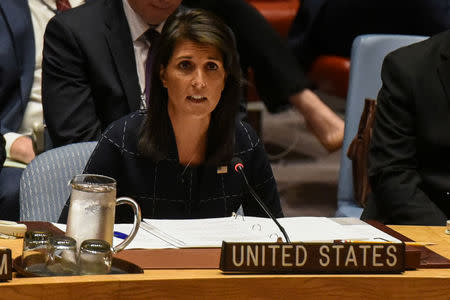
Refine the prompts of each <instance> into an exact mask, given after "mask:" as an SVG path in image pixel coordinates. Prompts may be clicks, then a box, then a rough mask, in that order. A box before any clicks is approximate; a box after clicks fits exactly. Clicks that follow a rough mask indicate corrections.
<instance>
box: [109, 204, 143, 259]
mask: <svg viewBox="0 0 450 300" xmlns="http://www.w3.org/2000/svg"><path fill="white" fill-rule="evenodd" d="M122 204H128V205H129V206H131V207H132V208H133V212H134V221H133V229H132V230H131V232H130V234H129V235H128V237H127V238H126V239H125V240H123V241H122V242H121V243H120V244H118V245H117V246H115V247H113V248H112V250H113V252H114V253H117V252H119V251H122V250H123V249H124V248H125V247H126V246H128V244H129V243H131V241H132V240H133V239H134V237H135V236H136V234H137V232H138V230H139V226H140V225H141V208H140V207H139V205H138V204H137V203H136V201H134V200H133V199H131V198H129V197H120V198H117V200H116V206H117V205H122Z"/></svg>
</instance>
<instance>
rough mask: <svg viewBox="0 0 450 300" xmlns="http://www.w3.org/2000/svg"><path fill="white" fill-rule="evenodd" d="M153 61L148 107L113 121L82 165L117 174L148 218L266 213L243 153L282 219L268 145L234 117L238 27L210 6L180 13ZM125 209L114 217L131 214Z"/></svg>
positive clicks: (122, 192)
mask: <svg viewBox="0 0 450 300" xmlns="http://www.w3.org/2000/svg"><path fill="white" fill-rule="evenodd" d="M152 66H153V68H152V77H151V87H152V88H151V93H150V98H149V103H148V112H145V111H138V112H135V113H132V114H130V115H128V116H126V117H124V118H122V119H120V120H118V121H116V122H114V123H112V124H111V125H110V126H109V128H108V129H107V130H106V131H105V132H104V134H103V136H102V138H101V139H100V141H99V143H98V145H97V147H96V149H95V150H94V152H93V153H92V156H91V158H90V160H89V162H88V163H87V165H86V168H85V171H84V172H85V173H90V174H102V175H106V176H110V177H113V178H115V179H116V180H117V194H118V196H128V197H132V198H133V199H135V200H136V201H137V202H138V203H139V205H140V206H141V210H142V216H143V217H144V218H160V219H161V218H166V219H173V218H177V219H178V218H207V217H208V218H210V217H225V216H230V215H231V214H232V212H235V211H236V210H237V209H238V208H239V206H240V205H242V207H243V209H244V213H245V214H246V215H252V216H266V215H265V213H264V211H263V210H262V209H261V208H260V207H259V205H258V204H257V202H256V201H255V200H254V199H253V198H252V197H251V196H250V194H249V193H248V192H247V189H246V187H245V184H244V181H243V179H242V177H241V175H240V174H237V173H236V172H235V171H234V170H233V168H231V167H230V166H229V162H230V160H231V159H232V158H233V157H236V156H237V157H239V158H240V159H242V161H243V162H244V165H245V172H246V175H247V178H248V181H249V183H250V185H251V186H252V187H253V189H254V190H255V191H256V192H257V193H258V194H259V196H260V197H261V198H262V200H263V201H264V202H265V204H266V205H267V206H268V207H269V209H270V210H271V211H272V213H273V214H274V215H275V216H277V217H282V216H283V213H282V210H281V205H280V200H279V196H278V191H277V187H276V183H275V179H274V177H273V174H272V169H271V167H270V164H269V161H268V159H267V156H266V153H265V151H264V147H263V144H262V142H261V140H260V139H259V138H258V137H257V135H256V134H255V133H254V131H253V130H252V129H251V127H250V126H249V125H248V124H246V123H244V122H238V121H236V114H237V111H238V105H239V99H240V98H239V93H240V90H241V88H240V85H241V73H240V67H239V61H238V54H237V50H236V45H235V40H234V35H233V33H232V31H231V30H230V29H229V28H228V27H227V26H226V25H225V24H224V23H223V22H221V21H220V20H219V19H218V18H217V17H215V16H214V15H212V14H210V13H207V12H205V11H202V10H189V11H185V12H179V13H178V14H175V15H173V16H172V17H170V18H169V19H168V20H167V21H166V23H165V26H164V28H163V30H162V33H161V40H160V44H159V48H158V50H157V52H156V55H155V57H154V60H153V63H152ZM121 209H122V207H120V206H119V207H118V208H117V212H116V221H117V222H128V221H131V219H129V215H130V214H129V213H128V212H127V211H125V212H124V211H123V210H121ZM62 220H64V216H63V218H62Z"/></svg>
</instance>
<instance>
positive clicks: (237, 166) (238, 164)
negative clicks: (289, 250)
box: [231, 156, 291, 243]
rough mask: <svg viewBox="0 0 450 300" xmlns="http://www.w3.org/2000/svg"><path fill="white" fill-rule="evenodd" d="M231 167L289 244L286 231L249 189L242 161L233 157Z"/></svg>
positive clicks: (250, 188)
mask: <svg viewBox="0 0 450 300" xmlns="http://www.w3.org/2000/svg"><path fill="white" fill-rule="evenodd" d="M231 166H232V167H233V169H234V170H235V171H236V173H239V174H241V175H242V177H243V178H244V182H245V185H246V186H247V189H248V191H249V192H250V194H251V195H252V196H253V198H254V199H255V200H256V202H258V204H259V206H261V207H262V209H263V210H264V212H265V213H266V214H267V215H268V216H269V217H270V218H271V219H272V220H273V221H274V222H275V224H276V225H277V226H278V229H280V231H281V233H283V235H284V239H285V240H286V242H287V243H290V242H291V240H290V239H289V237H288V235H287V233H286V230H284V228H283V226H281V224H280V223H278V221H277V219H276V218H275V216H274V215H273V214H272V212H271V211H270V210H269V208H268V207H267V205H266V204H265V203H264V202H263V201H262V200H261V198H259V196H258V194H257V193H256V192H255V190H254V189H253V188H252V187H251V185H250V184H249V183H248V180H247V177H246V176H245V173H244V162H243V161H242V159H240V158H239V157H237V156H235V157H233V158H232V159H231Z"/></svg>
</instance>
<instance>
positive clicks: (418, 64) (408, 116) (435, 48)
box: [364, 31, 450, 225]
mask: <svg viewBox="0 0 450 300" xmlns="http://www.w3.org/2000/svg"><path fill="white" fill-rule="evenodd" d="M381 76H382V81H383V86H382V88H381V90H380V92H379V94H378V108H377V113H376V119H375V124H374V130H373V138H372V143H371V147H370V154H369V177H370V183H371V186H372V190H373V193H374V196H375V200H373V199H372V203H369V207H368V209H366V210H368V211H366V212H365V213H364V217H365V218H373V217H374V216H376V214H374V212H375V211H377V212H378V213H379V216H378V218H379V219H381V220H382V221H385V222H386V223H393V224H427V225H444V224H445V222H446V220H447V219H449V218H450V155H449V153H450V134H449V128H450V31H447V32H444V33H442V34H439V35H436V36H434V37H432V38H430V39H428V40H426V41H424V42H420V43H417V44H414V45H411V46H408V47H404V48H401V49H399V50H397V51H394V52H393V53H391V54H389V55H388V56H387V57H386V58H385V61H384V63H383V68H382V74H381ZM373 205H375V207H374V206H373Z"/></svg>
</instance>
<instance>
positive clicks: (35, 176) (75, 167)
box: [20, 142, 97, 222]
mask: <svg viewBox="0 0 450 300" xmlns="http://www.w3.org/2000/svg"><path fill="white" fill-rule="evenodd" d="M96 145H97V142H86V143H76V144H71V145H67V146H63V147H59V148H54V149H51V150H48V151H46V152H44V153H42V154H40V155H38V156H37V157H36V158H35V159H34V160H33V161H32V162H31V163H30V164H29V165H28V166H27V168H26V169H25V170H24V171H23V173H22V177H21V179H20V220H21V221H48V222H56V221H58V218H59V215H60V213H61V211H62V208H63V206H64V204H65V203H66V201H67V199H68V198H69V195H70V186H69V181H70V180H71V179H72V177H73V176H75V175H77V174H80V173H82V172H83V169H84V166H85V165H86V163H87V161H88V159H89V157H90V155H91V153H92V151H93V150H94V148H95V146H96Z"/></svg>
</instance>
